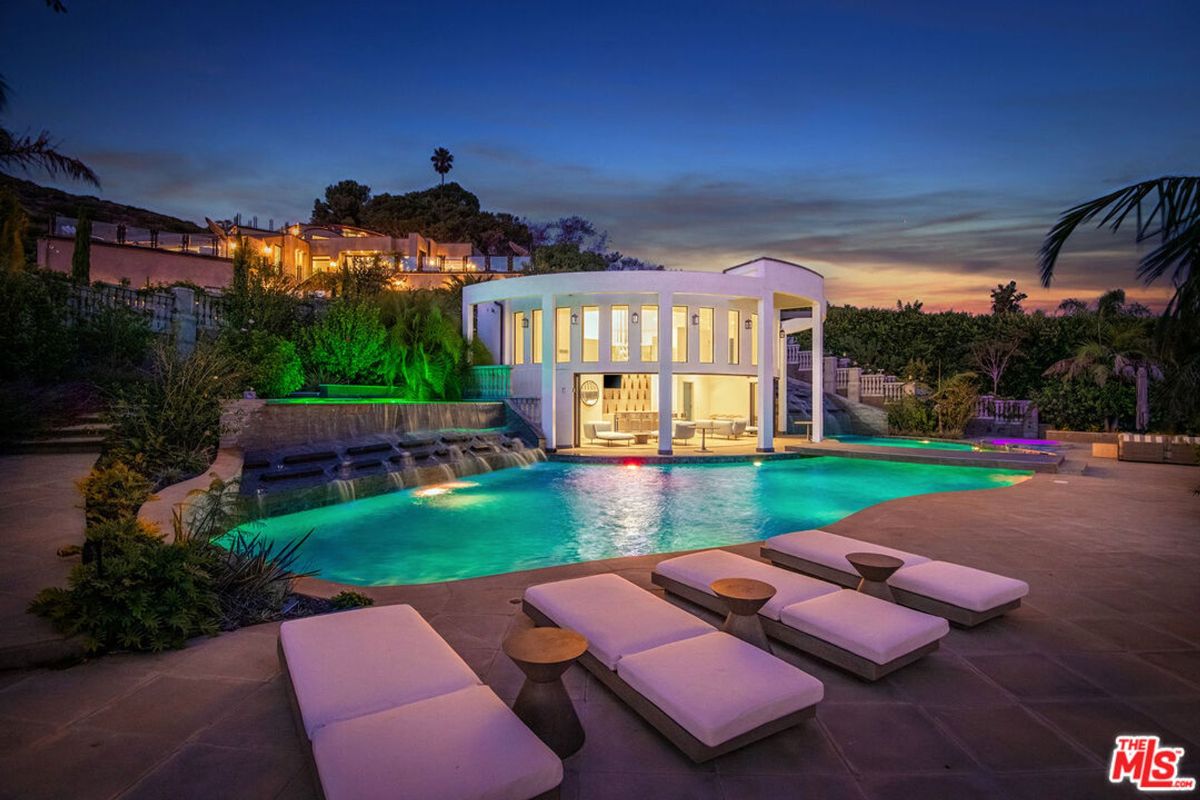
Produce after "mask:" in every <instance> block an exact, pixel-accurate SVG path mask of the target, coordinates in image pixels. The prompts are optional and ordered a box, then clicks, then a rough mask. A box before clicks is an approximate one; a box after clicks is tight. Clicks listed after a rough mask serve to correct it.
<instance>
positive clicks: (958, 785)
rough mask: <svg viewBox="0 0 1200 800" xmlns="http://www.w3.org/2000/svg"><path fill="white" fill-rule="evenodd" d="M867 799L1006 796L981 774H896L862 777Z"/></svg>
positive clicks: (995, 799) (998, 799) (988, 799)
mask: <svg viewBox="0 0 1200 800" xmlns="http://www.w3.org/2000/svg"><path fill="white" fill-rule="evenodd" d="M863 791H864V792H865V793H866V796H867V798H868V800H912V798H921V800H964V799H965V798H971V800H1006V795H1005V793H1004V792H1003V791H1002V790H1001V789H1000V787H999V786H997V785H996V784H995V783H993V782H992V780H991V779H990V778H988V777H986V776H983V775H897V776H888V777H869V778H864V779H863Z"/></svg>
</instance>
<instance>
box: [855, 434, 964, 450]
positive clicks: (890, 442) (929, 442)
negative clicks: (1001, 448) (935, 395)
mask: <svg viewBox="0 0 1200 800" xmlns="http://www.w3.org/2000/svg"><path fill="white" fill-rule="evenodd" d="M832 438H834V439H836V440H837V441H839V442H844V443H845V444H870V445H877V446H882V447H916V448H918V449H920V450H974V449H975V445H973V444H971V443H969V442H940V441H938V440H936V439H905V438H902V437H899V436H843V435H841V434H838V435H837V436H835V437H832Z"/></svg>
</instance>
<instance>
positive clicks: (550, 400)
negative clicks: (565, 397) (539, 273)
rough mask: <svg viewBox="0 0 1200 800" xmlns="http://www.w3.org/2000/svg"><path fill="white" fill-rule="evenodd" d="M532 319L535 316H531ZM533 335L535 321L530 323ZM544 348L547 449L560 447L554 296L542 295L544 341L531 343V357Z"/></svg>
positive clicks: (544, 412) (544, 426) (544, 424)
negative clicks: (557, 416)
mask: <svg viewBox="0 0 1200 800" xmlns="http://www.w3.org/2000/svg"><path fill="white" fill-rule="evenodd" d="M530 316H531V317H532V316H533V315H532V314H530ZM529 327H530V332H531V335H532V330H533V321H532V320H530V323H529ZM535 347H540V348H542V434H543V435H544V436H545V437H546V449H547V450H554V449H556V448H557V447H558V432H557V425H556V415H555V409H556V407H557V405H558V404H557V397H556V395H557V389H556V388H555V386H554V295H552V294H544V295H542V340H541V341H540V342H533V341H531V342H530V347H529V350H530V355H531V356H532V353H533V348H535Z"/></svg>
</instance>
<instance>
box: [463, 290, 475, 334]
mask: <svg viewBox="0 0 1200 800" xmlns="http://www.w3.org/2000/svg"><path fill="white" fill-rule="evenodd" d="M474 308H475V307H474V306H473V305H472V304H471V303H468V302H467V298H465V297H464V298H463V301H462V320H463V338H465V339H466V340H467V344H470V343H471V339H472V338H474V336H475V315H474V314H472V313H471V312H472V311H473V310H474Z"/></svg>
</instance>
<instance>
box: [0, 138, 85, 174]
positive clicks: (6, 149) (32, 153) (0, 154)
mask: <svg viewBox="0 0 1200 800" xmlns="http://www.w3.org/2000/svg"><path fill="white" fill-rule="evenodd" d="M14 166H15V167H20V168H22V169H25V170H28V169H32V168H36V169H41V170H44V171H45V172H47V173H49V174H50V175H51V176H52V177H57V176H58V175H60V174H62V175H65V176H67V177H68V178H71V179H72V180H76V181H84V182H85V183H90V184H92V185H93V186H96V187H99V186H100V179H99V178H97V177H96V173H95V172H92V168H91V167H89V166H88V165H87V164H85V163H83V162H82V161H80V160H79V159H78V158H72V157H71V156H67V155H64V154H62V153H60V152H58V150H57V148H56V145H55V142H54V141H53V140H52V139H51V138H50V134H49V133H48V132H47V131H42V132H41V133H39V134H38V135H37V136H36V137H31V136H13V135H12V134H11V133H9V132H8V131H4V135H3V136H0V167H14Z"/></svg>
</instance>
